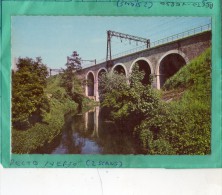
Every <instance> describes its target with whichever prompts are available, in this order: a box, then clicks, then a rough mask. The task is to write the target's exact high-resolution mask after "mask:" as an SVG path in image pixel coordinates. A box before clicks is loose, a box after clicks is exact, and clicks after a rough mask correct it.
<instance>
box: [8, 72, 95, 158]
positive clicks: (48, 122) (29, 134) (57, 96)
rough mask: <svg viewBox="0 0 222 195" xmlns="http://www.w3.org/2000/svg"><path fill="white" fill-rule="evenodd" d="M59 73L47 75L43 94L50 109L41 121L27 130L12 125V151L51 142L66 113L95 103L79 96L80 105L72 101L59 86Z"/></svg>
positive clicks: (21, 152)
mask: <svg viewBox="0 0 222 195" xmlns="http://www.w3.org/2000/svg"><path fill="white" fill-rule="evenodd" d="M60 81H61V75H56V76H52V77H49V78H48V79H47V87H46V89H45V94H46V95H47V97H48V101H49V107H50V111H49V112H46V113H45V114H44V118H43V120H42V122H38V123H36V124H35V125H34V126H32V127H30V128H28V129H27V130H17V129H15V128H13V127H12V132H11V133H12V139H11V140H12V153H16V154H26V153H32V152H34V151H36V150H38V149H39V148H42V147H43V146H45V145H49V144H52V143H53V142H54V141H55V140H56V138H57V137H58V136H59V135H61V132H62V129H63V125H64V123H65V117H64V116H65V114H66V113H70V112H72V113H77V112H79V107H81V109H82V110H87V109H89V108H90V107H92V106H94V105H95V103H94V102H92V101H91V100H89V99H87V98H86V97H84V96H81V95H80V96H81V99H82V101H81V106H80V105H79V104H78V103H76V102H75V101H73V100H72V99H71V98H70V97H69V96H68V95H67V93H66V91H65V89H64V88H63V87H61V86H60Z"/></svg>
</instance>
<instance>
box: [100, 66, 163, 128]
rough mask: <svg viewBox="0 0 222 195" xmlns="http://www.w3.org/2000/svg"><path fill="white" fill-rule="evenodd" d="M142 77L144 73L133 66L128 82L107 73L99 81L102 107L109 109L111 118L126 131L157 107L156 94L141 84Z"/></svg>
mask: <svg viewBox="0 0 222 195" xmlns="http://www.w3.org/2000/svg"><path fill="white" fill-rule="evenodd" d="M143 77H144V72H142V71H139V67H138V66H135V68H134V70H133V72H132V74H131V75H130V77H129V81H128V80H127V78H126V77H125V76H124V75H121V74H120V75H119V74H117V73H114V74H110V73H109V74H107V75H105V76H103V77H102V79H101V85H102V90H101V92H102V99H103V101H102V106H103V107H106V108H109V110H110V115H111V117H112V118H113V119H114V120H115V121H116V122H117V123H120V124H122V125H124V126H125V128H127V129H128V130H132V129H133V128H134V126H136V125H137V124H138V123H140V121H141V120H143V119H144V118H147V117H151V114H152V113H153V112H152V111H153V110H154V109H155V108H156V107H158V106H159V97H158V94H157V93H156V92H155V91H154V90H153V89H152V87H151V86H150V85H148V84H147V85H144V84H142V79H143ZM129 121H130V123H129Z"/></svg>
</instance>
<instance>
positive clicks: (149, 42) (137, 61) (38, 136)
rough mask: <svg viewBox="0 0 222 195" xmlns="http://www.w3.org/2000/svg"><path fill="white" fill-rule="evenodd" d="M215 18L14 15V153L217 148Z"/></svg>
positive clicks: (207, 151)
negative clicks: (213, 130) (213, 75)
mask: <svg viewBox="0 0 222 195" xmlns="http://www.w3.org/2000/svg"><path fill="white" fill-rule="evenodd" d="M211 40H212V35H211V18H210V17H172V16H171V17H148V16H146V17H126V16H125V17H120V16H116V17H108V16H103V17H99V16H12V18H11V54H12V55H11V69H12V73H11V78H12V85H11V105H12V106H11V152H12V153H13V154H83V155H84V154H101V155H105V154H124V155H128V154H133V155H139V154H142V155H208V154H211Z"/></svg>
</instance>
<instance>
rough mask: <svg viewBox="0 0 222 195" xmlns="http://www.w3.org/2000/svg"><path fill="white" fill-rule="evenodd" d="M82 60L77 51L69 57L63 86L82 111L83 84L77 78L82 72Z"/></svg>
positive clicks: (63, 75)
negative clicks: (80, 71) (78, 73)
mask: <svg viewBox="0 0 222 195" xmlns="http://www.w3.org/2000/svg"><path fill="white" fill-rule="evenodd" d="M81 69H82V66H81V58H80V57H79V54H78V53H77V51H74V52H73V53H72V55H71V56H69V57H67V63H66V69H65V70H64V71H63V74H62V80H61V86H62V87H64V88H65V90H66V93H67V94H68V95H69V97H70V98H71V99H72V100H74V101H75V102H76V103H78V105H79V108H78V109H79V110H81V109H82V104H83V103H82V101H83V95H82V84H81V81H80V80H79V79H78V78H77V76H76V73H77V71H79V70H81Z"/></svg>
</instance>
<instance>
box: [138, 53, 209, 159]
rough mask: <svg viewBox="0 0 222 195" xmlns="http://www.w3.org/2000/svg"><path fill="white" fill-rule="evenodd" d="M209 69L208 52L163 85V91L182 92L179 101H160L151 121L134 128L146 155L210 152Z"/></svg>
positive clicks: (143, 122)
mask: <svg viewBox="0 0 222 195" xmlns="http://www.w3.org/2000/svg"><path fill="white" fill-rule="evenodd" d="M210 66H211V51H210V49H208V50H206V52H204V53H203V54H202V55H201V56H199V57H198V58H196V59H195V60H193V61H192V62H191V63H190V64H188V65H186V66H184V67H183V68H182V69H181V70H180V71H179V72H178V73H177V74H175V75H174V76H173V77H172V78H170V79H169V80H168V81H167V82H166V84H165V85H164V89H165V90H166V89H168V90H177V89H179V88H184V89H185V91H184V94H183V96H182V98H181V99H180V100H178V101H172V102H170V103H165V102H163V105H162V107H161V110H159V112H158V114H157V115H156V116H155V117H154V118H153V119H152V120H150V119H149V120H148V119H146V120H144V121H142V122H141V124H140V125H139V126H137V127H136V128H135V134H137V136H138V137H139V139H140V141H141V145H142V146H143V147H144V148H145V149H146V152H147V153H148V154H201V155H203V154H209V153H210V127H211V126H210V117H211V114H210V97H211V93H210V91H211V90H210V86H211V79H210V72H211V71H210V70H211V68H210ZM153 137H155V139H154V138H153Z"/></svg>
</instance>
